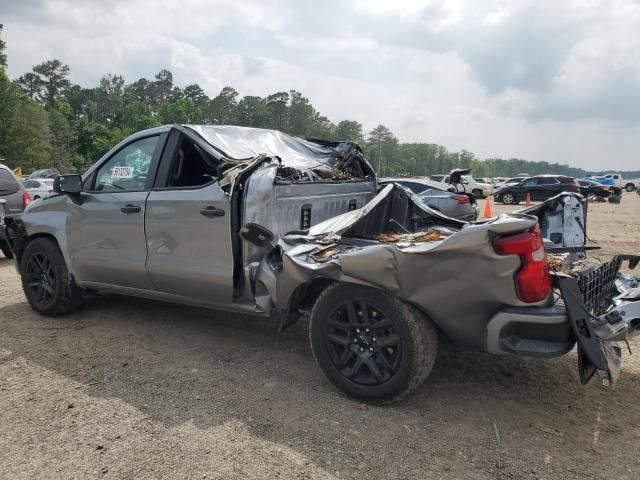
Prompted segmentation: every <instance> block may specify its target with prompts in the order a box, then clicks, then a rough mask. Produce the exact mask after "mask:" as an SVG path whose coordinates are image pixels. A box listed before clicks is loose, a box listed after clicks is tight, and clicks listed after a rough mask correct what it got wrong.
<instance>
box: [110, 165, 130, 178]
mask: <svg viewBox="0 0 640 480" xmlns="http://www.w3.org/2000/svg"><path fill="white" fill-rule="evenodd" d="M111 176H112V177H113V178H133V167H113V170H111Z"/></svg>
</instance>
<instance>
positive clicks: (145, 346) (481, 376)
mask: <svg viewBox="0 0 640 480" xmlns="http://www.w3.org/2000/svg"><path fill="white" fill-rule="evenodd" d="M639 206H640V196H638V195H636V194H625V195H624V198H623V201H622V204H621V205H609V204H595V205H593V206H592V208H591V211H590V220H589V222H590V225H589V231H590V235H591V237H592V239H593V240H594V241H597V242H599V243H600V244H601V245H602V246H603V249H604V250H605V252H614V251H621V252H627V253H632V252H633V253H638V239H639V238H640V218H638V216H637V211H638V207H639ZM482 207H484V205H482ZM504 210H505V207H501V206H498V207H496V206H494V213H495V212H500V211H504ZM634 250H635V251H634ZM631 348H632V349H633V350H634V351H636V352H638V351H640V340H635V341H632V342H631ZM623 362H624V365H623V372H622V377H621V379H620V382H619V383H618V384H617V385H616V387H615V389H613V390H611V389H605V388H603V387H601V386H600V385H599V384H597V383H596V382H593V383H592V384H590V385H587V386H584V387H583V386H581V385H580V384H579V382H578V379H577V372H576V356H575V352H572V353H571V354H569V355H567V356H565V357H562V358H559V359H553V360H548V361H537V360H529V359H519V358H496V357H489V356H488V355H485V354H482V353H476V352H469V351H465V350H461V349H459V348H457V347H455V346H453V345H451V344H448V343H446V342H445V343H444V344H443V345H442V348H441V351H440V353H439V356H438V359H437V361H436V366H435V368H434V371H433V373H432V375H431V376H430V377H429V379H428V380H427V382H426V383H425V384H424V385H423V386H422V387H421V388H420V389H419V390H418V391H417V392H416V394H414V395H412V396H410V397H409V398H408V399H406V400H404V401H402V402H400V403H397V404H394V405H392V406H373V405H365V404H360V403H356V402H354V401H352V400H350V399H348V398H346V397H344V396H343V395H342V394H341V393H340V392H338V391H337V390H336V389H335V388H334V387H332V386H331V385H330V384H328V382H327V381H326V379H325V378H324V376H323V375H322V373H321V372H320V371H319V369H318V368H317V367H316V366H315V363H314V361H313V358H312V355H311V352H310V349H309V346H308V340H307V330H306V326H305V325H302V324H300V325H296V326H294V327H293V328H291V329H289V330H287V331H285V332H284V333H282V334H277V333H276V330H275V323H274V322H272V321H265V320H262V319H255V318H250V317H245V316H239V315H232V314H228V313H221V312H215V311H208V310H202V309H196V308H187V307H182V306H177V305H168V304H162V303H154V302H150V301H145V300H139V299H132V298H126V297H121V296H115V295H114V296H100V297H97V298H95V299H93V300H91V301H90V302H89V303H88V304H87V305H86V306H85V307H84V308H83V309H82V310H81V311H79V312H77V313H74V314H72V315H69V316H67V317H63V318H58V319H47V318H43V317H40V316H39V315H37V314H35V313H34V312H32V311H31V309H30V308H29V307H28V305H27V304H26V302H25V299H24V296H23V294H22V291H21V289H20V286H19V278H18V275H17V274H16V272H15V269H14V266H13V263H12V262H11V261H9V260H6V259H4V258H0V426H1V428H2V434H1V435H0V478H7V479H13V478H47V479H49V478H61V479H66V478H79V479H84V478H104V479H108V478H126V479H145V478H219V479H233V478H238V479H240V478H242V479H244V478H252V479H253V478H256V479H257V478H270V479H271V478H287V479H288V478H334V477H335V478H354V477H360V478H420V479H424V478H427V479H431V478H433V479H439V478H468V479H489V478H491V479H493V478H500V479H534V478H541V479H557V478H589V479H591V478H608V479H637V478H640V457H638V455H637V451H638V449H640V406H639V405H638V398H640V360H638V355H637V354H636V355H634V356H629V355H626V356H625V358H624V360H623Z"/></svg>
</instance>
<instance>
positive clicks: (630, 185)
mask: <svg viewBox="0 0 640 480" xmlns="http://www.w3.org/2000/svg"><path fill="white" fill-rule="evenodd" d="M624 189H625V190H626V191H627V192H633V191H634V190H635V189H636V186H635V184H633V183H627V184H626V185H625V186H624Z"/></svg>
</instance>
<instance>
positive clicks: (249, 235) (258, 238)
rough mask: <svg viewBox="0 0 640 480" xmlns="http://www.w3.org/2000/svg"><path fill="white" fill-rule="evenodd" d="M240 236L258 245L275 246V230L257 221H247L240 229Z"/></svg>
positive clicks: (262, 246)
mask: <svg viewBox="0 0 640 480" xmlns="http://www.w3.org/2000/svg"><path fill="white" fill-rule="evenodd" d="M240 238H242V239H243V240H244V241H245V242H249V243H251V244H253V245H255V246H256V247H261V248H264V247H271V248H274V245H273V232H272V231H271V230H269V229H268V228H265V227H263V226H262V225H258V224H257V223H245V224H244V225H243V226H242V228H241V229H240Z"/></svg>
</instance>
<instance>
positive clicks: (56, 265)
mask: <svg viewBox="0 0 640 480" xmlns="http://www.w3.org/2000/svg"><path fill="white" fill-rule="evenodd" d="M20 275H21V277H22V289H23V290H24V294H25V296H26V297H27V301H28V302H29V305H31V308H33V309H34V310H35V311H37V312H38V313H40V314H42V315H46V316H50V317H55V316H58V315H64V314H66V313H70V312H72V311H74V310H76V309H77V308H78V307H79V306H80V305H81V304H82V297H83V292H82V290H81V289H80V288H78V287H77V286H76V285H75V283H74V282H73V279H72V278H71V276H70V275H69V271H68V269H67V265H66V263H65V261H64V257H63V256H62V252H61V251H60V248H58V245H57V244H56V243H55V242H54V241H53V240H50V239H48V238H37V239H35V240H33V241H31V242H29V243H28V244H27V246H26V248H25V250H24V253H23V254H22V258H21V259H20Z"/></svg>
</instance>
